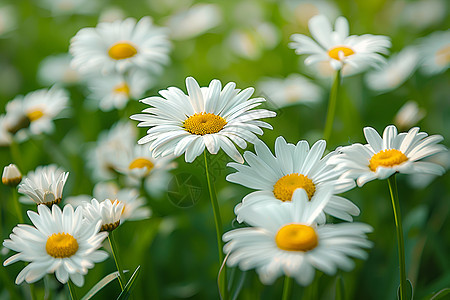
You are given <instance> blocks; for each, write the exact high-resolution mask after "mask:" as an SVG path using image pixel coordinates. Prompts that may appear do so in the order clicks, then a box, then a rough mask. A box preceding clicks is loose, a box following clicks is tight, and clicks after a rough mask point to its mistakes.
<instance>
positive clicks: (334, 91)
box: [323, 70, 341, 141]
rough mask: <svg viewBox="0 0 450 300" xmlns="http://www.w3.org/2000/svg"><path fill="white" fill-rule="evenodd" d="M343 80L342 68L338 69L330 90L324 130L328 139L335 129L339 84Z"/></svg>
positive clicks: (324, 136) (325, 137)
mask: <svg viewBox="0 0 450 300" xmlns="http://www.w3.org/2000/svg"><path fill="white" fill-rule="evenodd" d="M340 81H341V70H338V71H336V76H335V78H334V82H333V86H332V87H331V91H330V100H329V101H328V111H327V121H326V123H325V129H324V132H323V139H324V140H325V141H328V140H329V139H330V136H331V132H332V130H333V122H334V115H335V112H336V102H337V97H338V93H339V84H340Z"/></svg>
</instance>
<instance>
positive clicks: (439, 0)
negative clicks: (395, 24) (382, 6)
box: [394, 0, 448, 33]
mask: <svg viewBox="0 0 450 300" xmlns="http://www.w3.org/2000/svg"><path fill="white" fill-rule="evenodd" d="M394 5H395V7H396V8H397V13H395V18H396V19H397V18H398V19H397V20H398V21H399V23H401V25H402V26H403V27H404V28H408V31H409V32H410V33H414V31H415V30H417V31H420V30H424V29H426V28H428V27H431V26H439V24H440V23H441V22H442V21H443V20H445V17H446V16H447V5H448V4H446V1H444V0H419V1H413V2H409V1H408V2H397V3H395V4H394Z"/></svg>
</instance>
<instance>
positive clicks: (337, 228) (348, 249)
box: [223, 189, 372, 286]
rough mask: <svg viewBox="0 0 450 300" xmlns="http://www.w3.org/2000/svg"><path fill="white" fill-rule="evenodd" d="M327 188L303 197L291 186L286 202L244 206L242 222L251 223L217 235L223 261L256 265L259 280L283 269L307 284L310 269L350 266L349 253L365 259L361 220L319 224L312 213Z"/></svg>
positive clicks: (267, 279)
mask: <svg viewBox="0 0 450 300" xmlns="http://www.w3.org/2000/svg"><path fill="white" fill-rule="evenodd" d="M330 196H331V194H330V193H327V194H324V195H323V197H321V198H320V199H317V200H316V201H309V199H308V195H307V193H306V192H305V191H304V190H303V189H298V190H296V191H295V192H294V199H293V201H292V203H281V204H279V205H276V204H268V205H266V206H258V207H256V206H255V207H252V208H248V209H246V211H245V216H244V218H245V222H246V223H247V224H249V225H251V226H253V227H247V228H239V229H234V230H231V231H229V232H227V233H225V234H224V235H223V240H224V241H226V242H227V244H226V245H225V246H224V252H225V253H228V254H229V257H228V260H227V264H228V265H229V266H236V265H238V266H239V268H240V269H242V270H249V269H256V272H257V273H258V274H259V277H260V280H261V282H262V283H264V284H272V283H273V282H274V281H275V279H277V278H278V277H279V276H281V275H286V276H289V277H292V278H295V280H296V281H297V282H298V284H300V285H304V286H305V285H308V284H310V283H311V282H312V280H313V278H314V273H315V269H318V270H320V271H322V272H324V273H325V274H327V275H334V274H335V273H336V271H337V269H338V268H340V269H343V270H345V271H349V270H351V269H352V268H353V267H354V262H353V261H352V260H351V259H350V258H349V257H350V256H352V257H356V258H359V259H365V258H366V257H367V253H366V252H365V251H364V250H362V249H361V248H368V247H371V245H372V243H371V242H370V241H368V240H367V237H366V233H368V232H371V231H372V228H371V227H370V226H369V225H367V224H363V223H341V224H336V225H328V224H325V225H320V224H317V223H316V221H315V220H316V218H317V217H318V216H319V214H320V213H321V211H322V208H323V207H324V206H325V205H326V202H327V201H328V200H329V198H330Z"/></svg>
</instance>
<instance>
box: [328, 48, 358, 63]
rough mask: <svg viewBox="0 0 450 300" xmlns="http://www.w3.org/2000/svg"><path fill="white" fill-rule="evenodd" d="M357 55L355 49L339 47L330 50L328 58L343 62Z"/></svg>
mask: <svg viewBox="0 0 450 300" xmlns="http://www.w3.org/2000/svg"><path fill="white" fill-rule="evenodd" d="M353 54H355V51H353V49H351V48H349V47H346V46H338V47H334V48H331V49H330V50H328V56H330V57H331V58H334V59H336V60H341V59H343V58H345V57H347V56H350V55H353Z"/></svg>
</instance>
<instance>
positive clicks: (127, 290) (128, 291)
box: [117, 265, 141, 300]
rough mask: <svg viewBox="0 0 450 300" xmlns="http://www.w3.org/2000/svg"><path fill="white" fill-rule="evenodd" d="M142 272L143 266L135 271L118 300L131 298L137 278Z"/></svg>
mask: <svg viewBox="0 0 450 300" xmlns="http://www.w3.org/2000/svg"><path fill="white" fill-rule="evenodd" d="M140 271H141V266H140V265H139V266H137V268H136V270H134V273H133V275H131V278H130V280H128V282H127V285H125V288H124V289H123V291H122V293H120V295H119V297H118V298H117V300H126V299H128V297H130V295H131V292H132V291H133V288H134V285H135V284H136V278H137V277H138V276H139V272H140Z"/></svg>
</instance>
